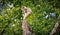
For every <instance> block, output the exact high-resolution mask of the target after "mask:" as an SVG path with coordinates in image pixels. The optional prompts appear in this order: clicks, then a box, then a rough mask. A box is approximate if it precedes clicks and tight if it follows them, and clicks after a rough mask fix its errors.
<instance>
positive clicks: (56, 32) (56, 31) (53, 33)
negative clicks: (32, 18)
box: [50, 15, 60, 35]
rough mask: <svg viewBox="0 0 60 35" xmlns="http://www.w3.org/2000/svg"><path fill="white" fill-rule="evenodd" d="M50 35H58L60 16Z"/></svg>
mask: <svg viewBox="0 0 60 35" xmlns="http://www.w3.org/2000/svg"><path fill="white" fill-rule="evenodd" d="M50 35H60V15H59V16H58V21H57V23H56V24H55V26H54V28H53V30H52V32H51V34H50Z"/></svg>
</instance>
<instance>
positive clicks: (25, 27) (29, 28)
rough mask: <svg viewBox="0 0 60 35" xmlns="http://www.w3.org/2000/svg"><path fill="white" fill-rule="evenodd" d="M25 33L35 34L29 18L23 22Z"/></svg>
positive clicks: (25, 34)
mask: <svg viewBox="0 0 60 35" xmlns="http://www.w3.org/2000/svg"><path fill="white" fill-rule="evenodd" d="M22 29H23V35H34V32H33V31H32V27H31V25H30V24H29V22H28V20H24V21H23V23H22Z"/></svg>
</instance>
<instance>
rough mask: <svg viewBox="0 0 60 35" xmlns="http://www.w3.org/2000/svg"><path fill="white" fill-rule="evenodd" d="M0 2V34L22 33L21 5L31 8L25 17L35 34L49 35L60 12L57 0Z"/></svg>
mask: <svg viewBox="0 0 60 35" xmlns="http://www.w3.org/2000/svg"><path fill="white" fill-rule="evenodd" d="M55 1H56V2H55ZM0 2H1V3H2V4H0V6H1V5H3V6H2V9H0V34H1V33H2V32H3V34H4V35H22V28H21V25H22V19H23V16H22V11H21V6H22V5H23V6H27V7H29V8H31V9H32V14H31V15H30V17H28V18H27V19H28V20H29V21H30V24H31V26H32V29H33V31H34V32H35V34H36V35H49V34H50V32H51V30H52V28H53V27H54V24H55V23H56V21H57V16H58V15H59V13H60V12H59V10H60V8H59V7H57V6H59V4H57V3H58V2H59V1H58V0H53V1H51V0H10V1H8V0H5V1H3V0H1V1H0ZM56 4H57V6H56ZM0 8H1V7H0Z"/></svg>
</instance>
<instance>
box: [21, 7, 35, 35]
mask: <svg viewBox="0 0 60 35" xmlns="http://www.w3.org/2000/svg"><path fill="white" fill-rule="evenodd" d="M21 10H22V11H23V23H22V29H23V35H35V34H34V32H33V30H32V27H31V25H30V23H29V21H28V20H26V18H27V17H28V16H30V14H31V13H32V10H31V9H30V8H27V7H25V6H22V8H21Z"/></svg>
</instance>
